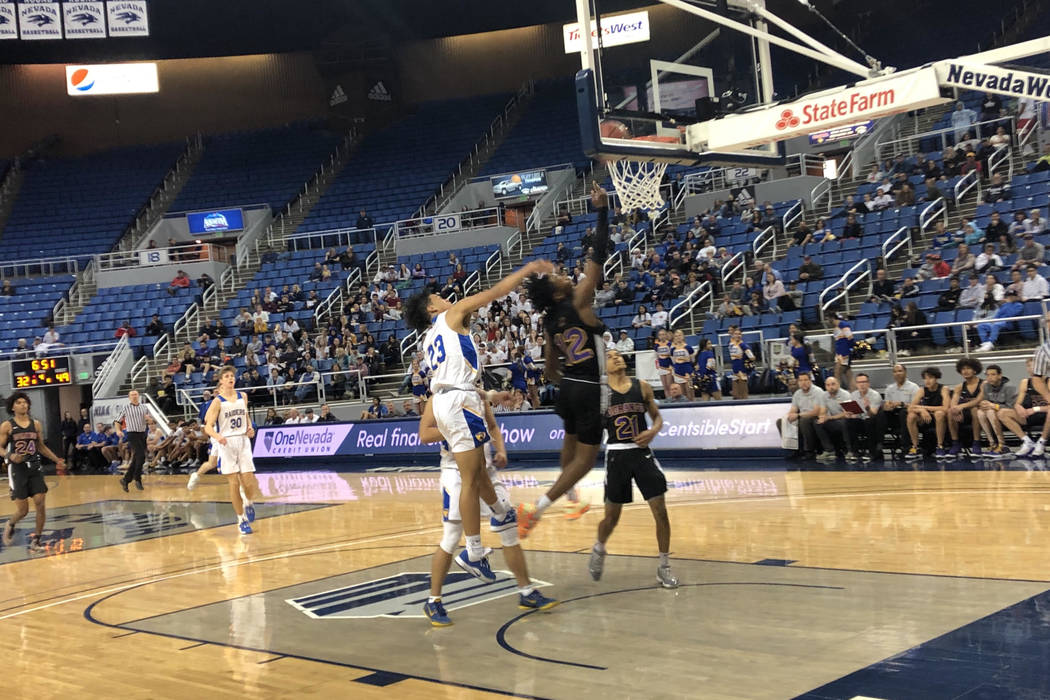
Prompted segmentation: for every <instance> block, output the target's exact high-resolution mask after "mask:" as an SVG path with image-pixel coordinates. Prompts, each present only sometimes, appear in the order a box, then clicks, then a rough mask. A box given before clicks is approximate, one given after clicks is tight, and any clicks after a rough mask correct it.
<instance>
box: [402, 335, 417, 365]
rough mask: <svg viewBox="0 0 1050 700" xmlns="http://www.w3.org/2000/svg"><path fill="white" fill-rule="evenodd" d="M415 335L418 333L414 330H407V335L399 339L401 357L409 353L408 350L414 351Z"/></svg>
mask: <svg viewBox="0 0 1050 700" xmlns="http://www.w3.org/2000/svg"><path fill="white" fill-rule="evenodd" d="M417 336H418V334H417V333H416V332H415V331H411V332H409V334H408V335H406V336H405V337H404V338H402V339H401V357H402V358H404V356H405V355H407V354H409V353H410V352H415V349H416V344H417V341H418V338H417Z"/></svg>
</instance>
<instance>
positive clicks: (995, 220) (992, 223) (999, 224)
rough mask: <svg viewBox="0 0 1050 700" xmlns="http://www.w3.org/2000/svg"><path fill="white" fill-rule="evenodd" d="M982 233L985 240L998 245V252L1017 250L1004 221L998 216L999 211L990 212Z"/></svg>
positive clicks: (1005, 253)
mask: <svg viewBox="0 0 1050 700" xmlns="http://www.w3.org/2000/svg"><path fill="white" fill-rule="evenodd" d="M984 234H985V238H986V240H988V241H989V242H992V243H995V244H997V245H998V246H999V252H1000V253H1002V254H1003V255H1009V254H1011V253H1015V252H1017V248H1016V247H1015V246H1014V239H1013V237H1012V236H1011V235H1010V232H1009V229H1008V228H1007V226H1006V222H1005V221H1003V220H1002V219H1001V218H1000V217H999V212H997V211H993V212H992V214H991V218H990V219H989V221H988V226H987V227H986V228H985V229H984Z"/></svg>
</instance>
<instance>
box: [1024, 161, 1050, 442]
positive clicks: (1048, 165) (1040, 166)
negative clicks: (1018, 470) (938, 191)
mask: <svg viewBox="0 0 1050 700" xmlns="http://www.w3.org/2000/svg"><path fill="white" fill-rule="evenodd" d="M1025 148H1026V149H1031V145H1028V146H1026V147H1025ZM1047 170H1050V144H1047V146H1046V149H1045V150H1044V151H1043V155H1041V156H1039V160H1037V161H1036V162H1035V165H1033V166H1032V172H1033V173H1041V172H1045V171H1047ZM1048 422H1050V421H1048Z"/></svg>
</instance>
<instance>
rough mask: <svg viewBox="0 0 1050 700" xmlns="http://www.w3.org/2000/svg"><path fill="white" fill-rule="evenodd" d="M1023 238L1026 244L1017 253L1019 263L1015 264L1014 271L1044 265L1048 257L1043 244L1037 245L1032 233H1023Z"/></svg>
mask: <svg viewBox="0 0 1050 700" xmlns="http://www.w3.org/2000/svg"><path fill="white" fill-rule="evenodd" d="M1022 236H1023V238H1024V244H1023V245H1022V246H1021V249H1020V250H1019V251H1017V262H1015V263H1014V264H1013V268H1012V269H1021V268H1022V267H1025V268H1026V267H1028V266H1029V265H1035V266H1039V265H1042V264H1043V261H1044V259H1045V255H1046V250H1045V249H1044V247H1043V244H1042V243H1037V242H1036V241H1035V239H1034V238H1033V237H1032V234H1031V233H1023V234H1022Z"/></svg>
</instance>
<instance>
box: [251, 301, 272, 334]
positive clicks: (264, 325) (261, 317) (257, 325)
mask: <svg viewBox="0 0 1050 700" xmlns="http://www.w3.org/2000/svg"><path fill="white" fill-rule="evenodd" d="M269 323H270V314H269V312H267V311H265V310H264V309H263V307H262V305H261V304H256V305H255V313H254V314H252V330H253V331H254V332H255V333H265V332H266V331H267V329H268V328H269Z"/></svg>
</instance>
